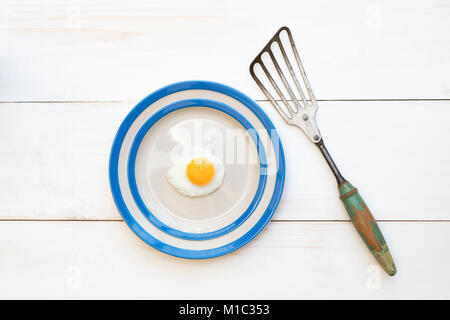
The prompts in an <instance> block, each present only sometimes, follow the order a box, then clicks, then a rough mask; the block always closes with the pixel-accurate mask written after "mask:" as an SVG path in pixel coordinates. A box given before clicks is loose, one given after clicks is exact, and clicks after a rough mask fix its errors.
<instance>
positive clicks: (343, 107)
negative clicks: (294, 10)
mask: <svg viewBox="0 0 450 320" xmlns="http://www.w3.org/2000/svg"><path fill="white" fill-rule="evenodd" d="M133 105H134V103H132V102H130V103H126V102H123V103H43V104H40V103H33V104H17V103H13V104H8V103H5V104H0V119H1V120H0V136H1V137H2V139H0V218H1V219H120V216H119V214H118V213H117V210H116V208H115V206H114V203H113V200H112V197H111V194H110V190H109V182H108V172H107V170H108V169H107V168H108V158H109V151H110V148H111V145H112V141H113V138H114V135H115V133H116V130H117V128H118V127H119V125H120V123H121V121H122V119H123V118H124V117H125V115H126V114H127V113H128V111H129V110H130V109H131V108H132V106H133ZM260 105H261V106H262V107H263V108H264V110H265V111H266V112H267V113H268V114H269V116H271V118H272V119H273V120H274V122H275V124H276V126H277V127H278V130H279V133H280V136H281V138H282V141H283V145H284V150H285V155H286V165H287V172H286V185H285V189H284V195H283V198H282V201H281V204H280V207H279V209H278V211H277V213H276V214H275V216H274V219H276V220H280V219H281V220H283V219H293V220H346V219H347V215H346V213H345V210H344V208H343V207H342V205H341V203H340V200H339V199H338V192H337V188H336V185H335V181H334V178H333V176H332V174H331V173H330V171H329V169H328V168H327V166H326V164H325V162H324V160H323V159H322V158H321V155H320V153H319V152H318V150H316V148H315V146H314V145H312V144H311V143H310V142H309V141H308V140H307V139H306V138H305V137H304V136H303V135H302V133H300V132H297V129H296V128H293V127H288V126H287V125H285V124H284V123H282V121H281V120H280V117H279V116H278V115H277V114H276V113H275V111H274V110H272V107H271V106H270V105H269V104H268V103H260ZM449 107H450V102H449V101H434V102H431V101H421V102H417V101H416V102H323V103H321V106H320V110H319V114H318V118H319V119H318V120H319V125H320V127H321V128H322V132H323V135H324V139H325V142H326V143H327V145H328V148H329V150H330V152H331V153H332V155H333V156H334V157H335V160H336V162H337V164H338V165H339V167H340V168H341V171H342V173H343V174H344V176H346V177H347V178H348V180H349V181H351V182H352V183H353V184H354V185H355V186H356V187H358V188H359V189H360V191H361V194H362V195H363V197H364V199H365V200H366V202H367V204H368V205H369V207H370V208H371V209H372V212H373V213H374V215H375V216H376V217H377V219H380V220H411V219H413V220H415V219H418V220H433V219H439V220H445V219H449V215H448V212H449V211H450V199H449V198H448V194H449V192H450V186H449V184H448V181H449V180H450V168H449V166H448V165H447V164H448V161H449V158H450V151H449V149H448V148H446V147H444V145H443V144H442V141H445V139H448V138H449V137H450V129H449V127H448V124H447V119H449V117H450V108H449Z"/></svg>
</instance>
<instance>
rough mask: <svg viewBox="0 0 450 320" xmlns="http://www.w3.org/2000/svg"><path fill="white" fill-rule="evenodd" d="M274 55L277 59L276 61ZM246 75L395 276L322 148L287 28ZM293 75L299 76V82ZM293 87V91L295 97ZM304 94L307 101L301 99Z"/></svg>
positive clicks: (362, 208)
mask: <svg viewBox="0 0 450 320" xmlns="http://www.w3.org/2000/svg"><path fill="white" fill-rule="evenodd" d="M283 32H285V33H286V34H287V37H288V41H282V38H281V35H283ZM283 42H284V43H286V42H287V43H288V45H289V44H290V48H289V47H288V50H290V51H287V50H286V49H285V47H284V45H283ZM276 53H277V54H278V57H276ZM288 53H289V54H288ZM289 55H290V57H291V58H290V57H289ZM291 60H294V64H292V63H291ZM265 61H266V62H265ZM268 63H271V66H268ZM258 65H259V66H260V68H261V69H262V74H261V76H263V77H265V79H264V80H266V81H265V82H266V83H268V86H267V87H266V86H265V85H264V84H263V82H262V81H263V79H262V77H258V76H257V75H256V72H255V67H256V66H258ZM270 67H272V68H271V69H272V70H269V69H270ZM273 69H275V70H276V71H274V70H273ZM283 69H284V71H283ZM295 69H296V70H297V71H295ZM250 73H251V75H252V77H253V79H254V80H255V81H256V83H257V84H258V86H259V87H260V88H261V90H262V91H263V92H264V94H265V96H266V97H267V99H269V101H270V102H271V103H272V105H273V106H274V107H275V109H276V110H277V111H278V112H279V114H280V115H281V117H282V118H283V119H284V121H286V122H287V123H288V124H290V125H293V126H296V127H298V128H300V129H302V131H303V132H304V133H305V134H306V135H307V136H308V138H309V139H310V140H311V141H312V142H313V143H314V144H315V145H316V146H317V147H318V148H319V150H320V151H321V153H322V155H323V157H324V158H325V160H326V162H327V163H328V166H329V167H330V169H331V171H332V172H333V174H334V176H335V178H336V181H337V184H338V190H339V194H340V199H341V200H342V202H343V203H344V206H345V209H346V210H347V213H348V215H349V216H350V219H351V221H352V222H353V225H354V226H355V228H356V230H357V231H358V233H359V234H360V236H361V238H362V239H363V240H364V242H365V244H366V245H367V247H368V248H369V250H370V251H371V252H372V254H373V255H374V257H375V258H376V259H377V261H378V262H379V264H380V265H381V266H382V267H383V269H384V270H385V271H386V272H387V274H389V275H391V276H393V275H394V274H396V272H397V269H396V267H395V264H394V261H393V259H392V256H391V253H390V251H389V248H388V246H387V244H386V241H385V239H384V237H383V234H382V233H381V230H380V227H379V226H378V224H377V222H376V220H375V218H374V217H373V215H372V214H371V212H370V210H369V208H368V207H367V205H366V203H365V202H364V200H363V199H362V197H361V195H360V194H359V192H358V189H356V188H355V187H354V186H353V185H351V184H350V182H348V181H347V180H346V179H344V177H343V176H342V175H341V173H340V172H339V170H338V168H337V167H336V164H335V163H334V161H333V159H332V158H331V156H330V154H329V153H328V150H327V149H326V148H325V144H324V142H323V139H322V136H321V134H320V132H319V129H318V127H317V123H316V112H317V101H316V98H315V97H314V93H313V91H312V89H311V85H310V84H309V81H308V78H307V77H306V73H305V69H304V68H303V65H302V63H301V61H300V57H299V54H298V52H297V49H296V47H295V43H294V40H293V38H292V34H291V31H290V30H289V28H287V27H282V28H281V29H280V30H278V32H277V33H276V34H275V35H274V36H273V37H272V39H271V40H270V41H269V42H268V43H267V45H266V46H265V47H264V48H263V50H262V51H261V52H260V53H259V54H258V56H257V57H256V58H255V59H254V60H253V62H252V63H251V64H250ZM297 74H300V81H299V78H298V77H297ZM274 78H277V79H276V80H275V79H274ZM269 86H270V87H269ZM293 87H294V88H295V89H296V93H295V92H294V89H293ZM268 88H270V90H271V91H272V93H276V95H278V98H277V99H276V98H274V96H273V94H271V93H270V92H269V90H268ZM305 91H306V93H307V95H308V97H307V96H306V95H305ZM286 96H288V97H286ZM279 102H280V103H281V105H280V103H279Z"/></svg>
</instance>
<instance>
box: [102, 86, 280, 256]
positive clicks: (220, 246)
mask: <svg viewBox="0 0 450 320" xmlns="http://www.w3.org/2000/svg"><path fill="white" fill-rule="evenodd" d="M188 114H189V115H190V117H191V118H192V119H201V120H202V121H204V122H205V123H217V124H218V125H219V127H220V126H224V128H229V126H231V127H233V126H234V127H236V128H238V129H239V128H240V130H241V131H246V132H253V135H252V134H250V137H251V139H249V140H250V142H251V143H250V142H249V144H248V145H249V146H251V147H250V148H249V151H248V153H247V155H248V157H249V158H248V159H255V158H256V159H258V161H257V162H256V164H254V163H251V162H250V161H249V163H248V164H247V163H244V164H243V165H244V167H245V165H247V167H248V170H247V174H248V175H247V176H245V175H244V176H242V174H236V173H234V174H233V172H234V170H228V169H229V168H227V170H226V173H225V178H224V184H223V185H222V186H221V187H220V188H219V189H218V190H217V191H215V192H214V193H212V194H211V195H210V196H211V197H212V198H214V195H215V194H219V195H220V193H219V192H220V191H224V190H229V191H230V190H231V192H234V194H232V195H231V197H233V196H234V197H236V196H239V197H238V198H236V199H240V201H238V203H239V206H238V207H239V210H237V208H238V207H236V208H234V210H232V209H233V208H229V207H226V206H225V205H224V204H225V203H230V202H229V201H222V203H221V199H222V198H221V197H219V196H216V198H215V200H214V201H211V202H210V203H212V204H214V205H216V206H217V207H221V206H222V207H223V208H227V210H228V211H227V210H225V211H223V210H222V211H221V210H215V207H214V206H213V209H214V210H212V211H211V212H219V214H217V215H216V216H212V217H211V216H208V215H207V216H206V217H205V216H204V215H203V216H202V214H199V215H197V216H193V215H192V214H187V215H184V216H183V210H181V211H180V210H178V211H177V212H175V214H173V215H170V214H167V212H171V211H173V209H171V208H168V207H167V204H168V203H169V204H170V202H173V203H174V204H176V203H178V200H176V199H177V197H173V195H170V192H175V191H174V190H172V189H171V188H166V189H167V190H166V191H167V192H163V193H162V195H161V194H158V193H156V192H155V190H156V189H159V187H158V188H156V189H155V187H154V186H155V185H152V183H153V182H152V181H153V180H154V179H152V178H151V177H153V178H154V177H157V176H158V175H159V179H160V182H154V183H156V185H158V183H159V184H160V186H163V184H164V182H163V180H164V179H163V178H162V177H163V176H164V172H165V170H166V169H167V168H165V167H164V165H162V166H161V164H164V161H163V159H164V157H165V156H166V155H167V153H170V152H164V150H165V149H164V148H166V149H167V150H166V151H170V148H171V146H170V145H167V144H166V142H167V134H165V135H164V134H163V133H164V132H165V130H164V128H171V127H173V126H176V125H178V124H182V123H185V124H186V123H189V121H188V120H189V117H187V115H188ZM186 121H187V122H186ZM208 121H209V122H208ZM244 129H245V130H244ZM248 129H250V130H248ZM158 137H159V138H160V139H159V138H158ZM252 140H253V141H252ZM165 141H166V142H165ZM260 143H261V144H262V145H263V147H260V146H259V145H260ZM131 151H132V152H131ZM261 151H263V152H261ZM261 155H263V156H261ZM261 157H263V160H264V161H265V162H266V164H264V161H261ZM130 159H131V160H132V161H129V160H130ZM155 159H156V161H151V160H155ZM158 163H159V165H158ZM225 165H228V163H225ZM241 165H242V164H241ZM166 166H167V164H166ZM158 170H159V171H158ZM152 172H153V174H152ZM158 172H159V173H158ZM241 172H245V170H244V171H242V170H241ZM133 173H134V177H133ZM261 175H262V176H263V178H261ZM284 175H285V171H284V154H283V148H282V146H281V143H280V141H279V137H278V134H277V133H276V130H275V128H274V126H273V124H272V123H271V121H270V119H269V118H268V117H267V115H266V114H265V113H264V112H263V111H262V110H261V108H260V107H259V106H258V105H256V104H255V103H254V102H253V101H252V100H251V99H249V98H248V97H247V96H245V95H244V94H242V93H240V92H239V91H237V90H235V89H232V88H230V87H227V86H225V85H222V84H219V83H214V82H207V81H188V82H181V83H176V84H173V85H169V86H167V87H164V88H162V89H160V90H158V91H156V92H154V93H152V94H150V95H149V96H147V97H146V98H144V99H143V100H142V101H141V102H139V103H138V104H137V105H136V106H135V107H134V108H133V109H132V111H131V112H130V113H129V114H128V115H127V117H126V118H125V120H124V121H123V123H122V124H121V126H120V128H119V130H118V132H117V135H116V137H115V139H114V142H113V146H112V149H111V156H110V165H109V177H110V185H111V190H112V194H113V198H114V201H115V203H116V206H117V208H118V210H119V212H120V214H121V215H122V217H123V219H124V221H125V222H126V223H127V224H128V226H129V227H130V228H131V229H132V230H133V231H134V232H135V233H136V234H137V235H138V236H139V237H140V238H141V239H142V240H143V241H145V242H146V243H148V244H149V245H151V246H152V247H154V248H156V249H158V250H160V251H162V252H165V253H167V254H171V255H174V256H178V257H183V258H193V259H199V258H211V257H216V256H220V255H223V254H226V253H229V252H231V251H233V250H236V249H238V248H240V247H242V246H243V245H245V244H246V243H248V242H249V241H250V240H251V239H253V238H254V237H255V236H256V235H257V234H258V233H259V232H260V231H261V230H262V229H263V228H264V227H265V226H266V224H267V223H268V222H269V221H270V218H271V217H272V215H273V213H274V211H275V209H276V207H277V205H278V202H279V200H280V197H281V194H282V191H283V185H284ZM233 176H234V177H239V176H241V180H239V179H236V178H233V179H231V180H230V181H229V182H233V181H234V183H235V185H236V186H240V185H242V186H241V191H239V190H234V189H233V188H230V187H229V186H228V182H227V184H225V180H226V178H227V177H233ZM255 176H257V177H258V179H257V180H256V179H255V178H254V177H255ZM251 177H253V178H251ZM244 178H245V179H244ZM264 179H265V183H264V182H263V183H262V184H261V181H263V180H264ZM133 181H134V182H133ZM254 181H256V183H255V182H254ZM130 182H131V183H130ZM165 183H167V181H166V182H165ZM236 183H238V184H236ZM166 187H167V186H166ZM146 188H147V189H146ZM236 188H237V187H236ZM222 189H223V190H222ZM162 190H164V188H163V189H162ZM258 190H259V191H258ZM169 191H170V192H169ZM165 193H168V194H169V195H167V198H166V199H165V198H164V194H165ZM222 195H223V194H222ZM178 196H179V197H181V198H183V196H181V195H178ZM139 198H140V199H141V200H142V201H141V202H140V201H139ZM184 198H187V197H184ZM201 198H205V199H207V198H209V196H208V197H199V198H195V199H187V200H189V201H191V200H192V203H193V205H194V202H199V203H200V202H202V199H201ZM136 199H137V201H136ZM167 199H168V200H167ZM255 199H256V200H255ZM185 200H186V199H185ZM205 201H206V200H205ZM204 203H205V204H206V203H207V202H204ZM183 206H184V207H186V208H187V207H188V206H186V205H180V207H181V208H183ZM194 207H195V205H194ZM222 207H221V208H222ZM145 208H147V210H148V211H146V209H145ZM205 208H206V206H205ZM242 208H244V209H243V210H242ZM247 209H249V210H247ZM197 211H198V210H197ZM148 212H150V213H151V215H149V214H148ZM186 212H189V210H186ZM151 216H153V218H155V221H152V218H149V217H151ZM158 223H159V224H158ZM167 227H168V228H167Z"/></svg>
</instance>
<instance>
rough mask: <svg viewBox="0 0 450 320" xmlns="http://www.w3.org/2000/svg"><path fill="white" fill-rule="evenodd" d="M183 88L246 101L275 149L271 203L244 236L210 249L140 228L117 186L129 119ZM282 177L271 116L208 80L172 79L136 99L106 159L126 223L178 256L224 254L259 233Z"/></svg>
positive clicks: (278, 194) (281, 159) (281, 154)
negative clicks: (176, 242) (195, 247)
mask: <svg viewBox="0 0 450 320" xmlns="http://www.w3.org/2000/svg"><path fill="white" fill-rule="evenodd" d="M183 90H210V91H216V92H219V93H222V94H225V95H228V96H230V97H232V98H234V99H236V100H238V101H240V102H241V103H243V104H244V105H246V106H247V107H248V108H249V109H250V110H252V111H253V113H254V114H255V115H256V116H257V117H258V119H259V120H260V121H261V123H262V124H263V125H264V127H265V128H266V130H267V133H268V134H269V136H270V137H271V139H272V144H273V147H274V149H275V150H278V152H277V176H276V182H275V189H274V192H273V195H272V198H271V200H270V203H269V205H268V207H267V209H266V211H265V212H264V214H263V215H262V217H261V218H260V219H259V220H258V222H257V223H256V224H255V225H254V226H253V227H252V228H251V229H250V230H249V231H248V232H247V233H245V234H244V235H243V236H241V237H240V238H239V239H237V240H235V241H233V242H231V243H229V244H226V245H224V246H221V247H218V248H212V249H205V250H189V249H182V248H178V247H174V246H171V245H168V244H166V243H164V242H162V241H160V240H158V239H156V238H154V237H153V236H152V235H150V234H149V233H148V232H147V231H146V230H145V229H143V228H142V227H141V226H140V225H139V224H138V222H137V221H136V220H135V219H134V217H133V216H132V214H131V213H130V211H129V210H128V208H127V206H126V204H125V201H124V199H123V196H122V193H121V191H120V186H119V176H118V163H119V154H120V150H121V148H122V144H123V140H124V138H125V136H126V134H127V132H128V130H129V128H130V126H131V125H132V123H133V122H134V121H135V120H136V118H137V117H138V116H139V115H140V114H141V113H142V112H143V111H144V110H145V109H146V108H147V107H148V106H149V105H151V104H152V103H154V102H155V101H157V100H159V99H161V98H162V97H165V96H167V95H170V94H172V93H175V92H179V91H183ZM284 178H285V164H284V152H283V147H282V145H281V141H280V139H279V136H278V134H277V133H276V131H275V127H274V126H273V124H272V122H271V121H270V119H269V118H268V117H267V115H266V114H265V113H264V111H263V110H262V109H261V108H260V107H259V106H258V105H257V104H256V103H255V102H253V101H252V100H251V99H250V98H248V97H247V96H246V95H244V94H243V93H241V92H239V91H237V90H235V89H233V88H230V87H228V86H225V85H223V84H220V83H215V82H209V81H186V82H179V83H175V84H172V85H169V86H166V87H163V88H161V89H159V90H157V91H155V92H154V93H152V94H150V95H148V96H147V97H145V98H144V99H143V100H142V101H141V102H139V103H138V104H137V105H136V106H135V107H134V108H133V109H132V110H131V112H130V113H129V114H128V115H127V116H126V117H125V120H124V121H123V122H122V124H121V126H120V128H119V130H118V132H117V134H116V137H115V139H114V142H113V145H112V148H111V155H110V160H109V179H110V186H111V191H112V195H113V198H114V201H115V203H116V206H117V208H118V210H119V212H120V214H121V215H122V218H123V219H124V221H125V222H126V223H127V225H128V226H129V227H130V228H131V229H132V230H133V231H134V232H135V233H136V235H137V236H139V237H140V238H141V239H142V240H143V241H145V242H146V243H147V244H149V245H150V246H152V247H154V248H156V249H158V250H160V251H162V252H164V253H167V254H170V255H173V256H177V257H181V258H190V259H204V258H212V257H217V256H221V255H224V254H227V253H229V252H231V251H234V250H236V249H238V248H240V247H242V246H243V245H245V244H246V243H248V242H249V241H251V240H252V239H253V238H254V237H255V236H256V235H257V234H259V233H260V232H261V231H262V230H263V229H264V227H265V226H266V225H267V223H268V222H269V221H270V219H271V217H272V215H273V213H274V212H275V209H276V207H277V206H278V203H279V201H280V198H281V195H282V193H283V186H284Z"/></svg>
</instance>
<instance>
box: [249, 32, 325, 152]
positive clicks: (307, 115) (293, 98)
mask: <svg viewBox="0 0 450 320" xmlns="http://www.w3.org/2000/svg"><path fill="white" fill-rule="evenodd" d="M284 32H285V33H286V34H287V38H288V41H284V44H283V41H282V39H281V35H282V33H284ZM286 42H287V46H286V47H285V44H286ZM275 50H276V51H277V53H280V54H281V56H282V58H281V57H280V58H279V59H277V58H276V56H275V55H276V53H275ZM264 56H266V57H267V56H268V57H267V58H268V59H266V63H265V62H264ZM289 56H291V58H289ZM292 57H293V58H292ZM291 60H294V61H291ZM267 61H269V62H271V63H270V66H268V63H267ZM282 64H283V65H282ZM258 67H260V68H261V70H262V72H259V76H258V75H257V71H256V70H255V69H256V68H258ZM283 69H284V71H283ZM275 70H276V71H275ZM250 73H251V75H252V77H253V79H254V80H255V81H256V83H257V84H258V86H259V87H260V88H261V90H262V91H263V92H264V94H265V96H266V97H267V99H269V101H270V102H271V103H272V105H273V106H274V107H275V109H277V111H278V112H279V113H280V115H281V117H282V118H283V119H284V121H286V122H287V123H288V124H290V125H294V126H297V127H299V128H300V129H302V130H303V132H304V133H305V134H306V135H307V136H308V137H309V138H310V139H311V140H312V141H313V142H314V143H317V142H319V141H320V140H321V135H320V132H319V129H318V127H317V123H316V112H317V101H316V98H315V97H314V93H313V91H312V89H311V85H310V84H309V81H308V77H307V76H306V73H305V69H304V68H303V65H302V62H301V60H300V56H299V54H298V51H297V48H296V47H295V43H294V39H293V38H292V34H291V31H290V30H289V28H288V27H282V28H281V29H280V30H278V32H277V33H276V34H275V35H274V36H273V37H272V39H270V41H269V42H268V43H267V45H266V46H265V47H264V48H263V50H262V51H261V52H260V53H259V54H258V55H257V56H256V58H255V59H254V60H253V62H252V63H251V64H250ZM297 73H298V74H300V76H301V79H300V81H299V79H298V78H297V75H296V74H297ZM263 78H265V79H263ZM263 81H264V82H266V83H267V82H268V83H269V84H270V85H271V86H272V87H273V90H270V91H272V92H273V93H275V94H276V97H274V96H273V95H272V94H271V93H270V91H269V89H268V88H267V87H266V86H265V85H264V84H263ZM292 84H293V85H292ZM292 87H294V88H295V89H293V88H292ZM305 91H306V92H307V95H308V96H307V97H306V96H305ZM286 93H287V96H288V97H286ZM279 102H281V103H282V105H280V104H279Z"/></svg>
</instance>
